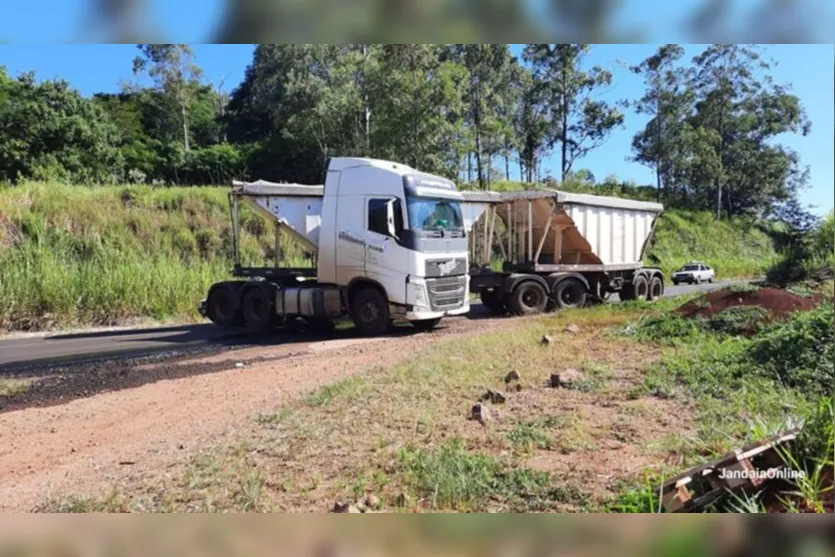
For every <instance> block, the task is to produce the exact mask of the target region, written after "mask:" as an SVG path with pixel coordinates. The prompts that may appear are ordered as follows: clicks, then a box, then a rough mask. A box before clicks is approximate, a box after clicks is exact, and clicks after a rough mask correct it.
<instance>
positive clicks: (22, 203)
mask: <svg viewBox="0 0 835 557" xmlns="http://www.w3.org/2000/svg"><path fill="white" fill-rule="evenodd" d="M226 191H227V189H226V188H223V187H201V188H196V187H195V188H188V187H178V188H154V187H150V186H121V187H119V186H113V187H95V188H94V187H70V186H63V185H58V184H44V183H29V184H24V185H22V186H18V187H13V188H3V189H0V300H3V303H2V305H0V330H6V331H8V330H41V329H47V328H52V327H65V326H74V325H85V326H86V325H96V326H100V325H115V324H121V323H126V322H130V321H131V320H134V319H151V320H167V319H176V320H189V319H196V318H197V317H198V314H197V310H196V308H197V304H198V303H199V301H200V300H201V299H202V297H203V296H204V295H205V293H206V290H207V288H208V286H209V285H210V284H212V283H213V282H215V281H217V280H220V279H223V278H225V277H228V276H229V271H230V269H231V266H232V261H231V258H230V256H229V253H230V246H231V234H230V225H229V218H228V214H229V212H228V204H227V199H226ZM243 227H244V228H245V229H246V230H247V231H248V232H250V234H247V235H245V237H244V239H243V242H242V253H243V259H244V261H245V262H246V261H249V262H253V263H255V262H258V261H261V260H263V258H264V257H267V258H269V257H272V255H273V248H272V246H271V243H272V239H271V235H270V233H269V231H268V230H267V227H266V226H265V224H264V222H263V221H262V220H261V219H259V218H258V217H256V216H255V215H254V214H252V213H248V212H244V214H243ZM284 249H285V253H294V252H292V251H291V250H292V248H291V247H290V246H286V247H285V248H284ZM653 253H654V254H655V255H656V256H658V257H659V258H660V260H661V265H662V266H663V267H664V269H665V270H667V271H669V270H671V269H673V268H674V267H676V266H678V265H680V264H681V263H683V262H684V261H686V260H688V259H704V260H706V261H708V262H710V263H712V264H714V265H715V266H716V270H717V273H718V274H719V276H720V277H730V276H754V275H760V274H761V273H762V271H763V269H764V268H765V267H767V266H768V265H769V264H770V263H771V260H772V259H773V257H774V249H773V247H772V245H771V243H770V242H769V239H768V236H767V235H766V234H765V233H763V232H761V231H760V230H758V229H757V228H756V227H754V226H751V225H750V223H747V222H743V221H732V222H724V221H723V222H721V223H716V222H715V221H714V220H713V218H712V217H711V216H710V215H709V214H706V213H688V212H684V211H670V212H668V213H666V214H665V215H664V216H663V217H662V219H661V221H660V222H659V225H658V234H657V242H656V244H655V247H654V248H653ZM297 258H298V257H297ZM296 264H303V263H302V262H299V261H297V262H296Z"/></svg>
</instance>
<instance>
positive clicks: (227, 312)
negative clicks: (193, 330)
mask: <svg viewBox="0 0 835 557" xmlns="http://www.w3.org/2000/svg"><path fill="white" fill-rule="evenodd" d="M206 315H207V317H208V318H209V319H210V320H211V321H212V323H214V324H215V325H217V326H219V327H231V326H233V325H239V324H240V320H241V316H240V314H239V313H238V312H237V311H236V310H235V292H233V291H232V289H231V288H229V287H228V286H218V287H217V288H215V289H214V290H212V293H211V294H209V299H208V300H206Z"/></svg>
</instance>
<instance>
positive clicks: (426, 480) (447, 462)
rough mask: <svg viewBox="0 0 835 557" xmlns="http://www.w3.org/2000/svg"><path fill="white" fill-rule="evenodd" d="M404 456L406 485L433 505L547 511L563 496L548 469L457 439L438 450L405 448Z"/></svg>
mask: <svg viewBox="0 0 835 557" xmlns="http://www.w3.org/2000/svg"><path fill="white" fill-rule="evenodd" d="M400 460H401V465H402V467H403V473H404V474H405V479H406V482H407V484H408V485H409V486H410V487H411V488H412V489H413V490H414V491H415V492H416V494H417V495H419V496H420V497H421V498H422V499H423V501H424V502H425V504H426V505H427V506H428V507H430V508H432V509H452V510H459V511H478V510H484V509H486V508H488V507H489V505H490V503H491V502H493V503H495V504H499V505H502V506H506V507H509V508H510V509H512V510H542V509H547V508H551V507H552V506H553V505H554V504H555V503H556V502H558V501H559V500H561V499H562V498H563V497H564V495H562V494H561V492H560V490H558V489H556V488H555V487H554V486H553V485H552V482H551V478H550V476H549V475H548V474H547V473H544V472H538V471H535V470H530V469H527V468H516V467H513V466H511V465H510V464H508V463H505V462H502V461H501V460H498V459H496V458H494V457H490V456H487V455H483V454H479V453H475V452H471V451H468V450H467V449H465V448H464V446H463V444H462V443H461V442H460V441H458V440H453V441H450V442H448V443H446V444H444V445H442V446H441V447H439V448H438V449H437V450H435V451H426V450H420V449H415V448H406V449H404V450H403V451H401V453H400Z"/></svg>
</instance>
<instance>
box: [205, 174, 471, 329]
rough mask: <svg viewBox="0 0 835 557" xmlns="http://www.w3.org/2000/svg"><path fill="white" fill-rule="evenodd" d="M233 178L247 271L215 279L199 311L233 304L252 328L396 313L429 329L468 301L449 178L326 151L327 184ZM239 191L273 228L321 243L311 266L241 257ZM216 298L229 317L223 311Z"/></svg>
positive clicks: (365, 321)
mask: <svg viewBox="0 0 835 557" xmlns="http://www.w3.org/2000/svg"><path fill="white" fill-rule="evenodd" d="M236 184H237V188H235V189H233V192H232V194H231V195H232V206H233V219H232V220H233V233H234V234H235V238H236V240H235V242H234V244H235V246H236V266H235V274H236V275H238V276H243V277H248V278H250V280H249V281H246V282H243V283H240V282H224V283H218V284H216V285H214V286H213V287H212V289H211V290H210V292H209V296H208V297H207V300H206V301H205V303H204V306H203V308H204V309H203V310H202V311H203V312H204V314H205V315H207V316H208V317H210V318H211V319H212V320H213V321H215V322H216V323H218V324H221V325H223V324H225V323H226V322H228V321H230V319H229V316H230V315H232V313H233V310H230V309H229V307H230V306H234V312H238V313H236V314H235V318H236V320H237V322H241V321H243V322H244V323H246V324H247V325H248V326H250V327H252V328H263V327H264V326H266V324H268V323H273V322H275V321H276V319H277V320H279V321H281V320H284V319H287V318H295V317H301V318H303V319H307V320H310V321H313V320H323V319H332V318H334V317H337V316H338V315H345V314H347V315H349V316H350V317H351V318H352V320H353V321H354V323H355V325H356V327H357V328H358V329H359V330H360V331H361V332H363V333H366V334H371V335H374V334H382V333H383V332H384V331H385V330H386V329H387V327H388V325H389V323H390V321H391V319H392V318H395V317H397V318H400V319H405V320H407V321H410V322H411V323H413V324H414V325H415V326H416V327H418V328H421V329H431V328H434V327H435V326H436V325H437V323H438V322H439V321H440V320H441V318H443V317H444V316H447V315H459V314H464V313H467V312H468V311H469V309H470V304H469V296H468V292H469V274H468V270H469V261H468V244H467V234H466V231H465V223H464V219H463V215H462V208H461V202H462V200H463V196H462V194H461V193H459V192H458V191H457V190H456V187H455V184H454V183H453V182H451V181H450V180H447V179H445V178H442V177H439V176H435V175H431V174H427V173H424V172H420V171H418V170H415V169H413V168H410V167H408V166H406V165H402V164H398V163H393V162H388V161H382V160H376V159H367V158H341V157H340V158H332V159H330V160H329V161H328V165H327V171H326V175H325V183H324V185H323V186H302V185H296V184H274V183H269V182H264V181H259V182H254V183H243V182H238V183H236ZM239 201H243V202H245V203H246V204H247V205H249V206H251V207H253V208H254V209H255V210H256V211H258V212H260V213H261V214H262V215H264V216H265V217H266V218H268V219H271V220H272V221H274V223H275V225H276V238H278V236H279V234H281V233H282V231H286V232H288V233H289V234H290V236H291V237H293V238H295V239H296V240H298V241H299V242H300V243H301V244H302V245H303V246H304V248H305V249H306V250H312V251H313V252H315V256H316V266H315V269H311V270H309V272H304V271H303V270H300V269H288V268H284V267H282V266H281V265H280V263H279V262H278V257H277V258H276V259H277V261H276V263H275V265H274V266H273V267H269V268H246V267H241V265H240V262H239V261H240V258H239V256H238V254H237V245H238V244H239V242H238V241H237V235H238V228H239V227H238V222H239V218H238V217H237V210H238V209H237V207H238V202H239ZM278 245H279V242H278V240H276V246H277V247H276V251H278ZM253 283H257V284H253ZM216 292H221V293H219V294H218V293H216ZM247 292H250V294H249V297H247ZM213 294H214V298H215V299H214V301H213ZM303 297H304V298H305V299H310V300H311V301H310V302H309V303H307V302H304V301H302V298H303ZM220 298H225V306H224V307H225V308H226V311H225V313H223V312H221V313H223V314H224V315H225V316H226V317H224V318H220V319H218V318H217V313H218V312H217V311H216V309H217V308H218V307H219V306H220V305H221V304H220V303H219V301H218V300H219V299H220ZM315 300H319V301H318V302H316V301H315ZM337 306H338V309H337ZM265 308H266V309H265ZM264 312H268V313H269V314H270V315H269V316H266V315H264ZM256 314H258V315H257V316H256ZM213 316H214V317H213ZM248 316H249V317H248ZM268 317H269V319H268Z"/></svg>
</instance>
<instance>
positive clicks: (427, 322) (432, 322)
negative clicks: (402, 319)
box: [411, 317, 441, 333]
mask: <svg viewBox="0 0 835 557" xmlns="http://www.w3.org/2000/svg"><path fill="white" fill-rule="evenodd" d="M440 322H441V318H440V317H436V318H435V319H420V320H418V321H412V322H411V323H412V326H413V327H414V328H415V329H417V330H418V331H421V332H424V333H428V332H429V331H432V330H434V329H435V327H437V326H438V323H440Z"/></svg>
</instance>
